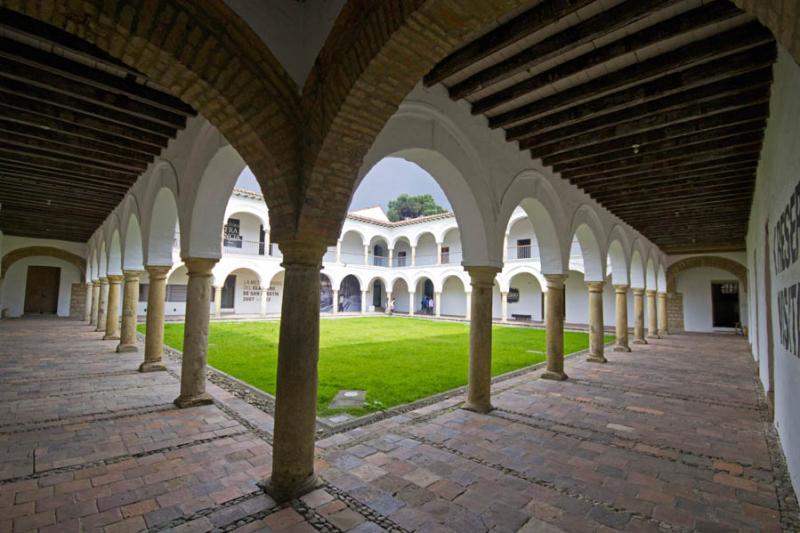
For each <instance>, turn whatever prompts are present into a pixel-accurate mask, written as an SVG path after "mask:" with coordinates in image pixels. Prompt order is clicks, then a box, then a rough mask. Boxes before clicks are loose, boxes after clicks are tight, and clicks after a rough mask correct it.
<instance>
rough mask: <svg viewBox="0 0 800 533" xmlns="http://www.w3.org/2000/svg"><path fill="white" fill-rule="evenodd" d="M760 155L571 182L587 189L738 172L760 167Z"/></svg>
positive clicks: (593, 177) (753, 154) (743, 155)
mask: <svg viewBox="0 0 800 533" xmlns="http://www.w3.org/2000/svg"><path fill="white" fill-rule="evenodd" d="M759 155H760V154H759V153H750V154H741V155H734V156H729V157H725V158H723V159H718V160H713V161H703V162H700V163H690V164H684V165H676V166H668V167H666V168H662V169H658V170H655V169H648V170H645V171H643V172H640V173H638V174H628V175H626V176H625V180H620V179H619V176H617V175H616V174H612V175H610V176H591V177H582V178H579V179H571V180H570V181H571V182H572V183H574V184H575V185H577V186H578V187H586V186H593V185H600V186H605V185H613V184H615V183H623V182H624V181H637V182H638V181H640V180H647V179H657V178H671V177H675V178H678V177H682V176H695V175H703V174H704V173H707V172H713V171H723V170H726V171H727V170H737V169H740V168H744V167H756V166H757V165H758V158H759Z"/></svg>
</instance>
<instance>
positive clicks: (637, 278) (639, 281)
mask: <svg viewBox="0 0 800 533" xmlns="http://www.w3.org/2000/svg"><path fill="white" fill-rule="evenodd" d="M643 258H644V255H643V254H642V251H641V247H640V246H639V242H638V241H637V243H636V244H635V245H634V247H633V252H631V270H630V279H631V288H633V289H644V288H645V272H644V259H643Z"/></svg>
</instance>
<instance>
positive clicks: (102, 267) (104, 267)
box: [97, 237, 108, 278]
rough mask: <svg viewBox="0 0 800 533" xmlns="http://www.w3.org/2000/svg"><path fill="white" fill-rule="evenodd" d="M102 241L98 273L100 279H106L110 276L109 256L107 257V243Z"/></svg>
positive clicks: (101, 239)
mask: <svg viewBox="0 0 800 533" xmlns="http://www.w3.org/2000/svg"><path fill="white" fill-rule="evenodd" d="M98 238H99V239H100V253H99V255H98V256H97V257H98V264H97V273H98V275H99V277H101V278H104V277H106V275H108V256H106V241H105V240H104V239H103V238H102V237H98Z"/></svg>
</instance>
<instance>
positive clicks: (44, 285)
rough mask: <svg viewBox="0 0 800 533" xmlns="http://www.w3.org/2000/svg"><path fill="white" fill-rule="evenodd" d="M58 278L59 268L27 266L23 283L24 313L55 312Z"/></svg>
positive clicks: (56, 309) (59, 274)
mask: <svg viewBox="0 0 800 533" xmlns="http://www.w3.org/2000/svg"><path fill="white" fill-rule="evenodd" d="M60 280H61V269H60V268H58V267H46V266H29V267H28V279H27V281H26V283H25V314H26V315H27V314H39V315H44V314H51V315H54V314H56V313H57V312H58V288H59V282H60Z"/></svg>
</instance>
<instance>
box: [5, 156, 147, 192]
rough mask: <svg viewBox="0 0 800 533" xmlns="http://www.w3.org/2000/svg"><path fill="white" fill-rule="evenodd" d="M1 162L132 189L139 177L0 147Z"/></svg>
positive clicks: (128, 173)
mask: <svg viewBox="0 0 800 533" xmlns="http://www.w3.org/2000/svg"><path fill="white" fill-rule="evenodd" d="M0 161H6V162H15V163H18V164H21V165H25V166H28V165H30V166H32V167H33V168H39V169H45V170H51V171H52V170H57V171H59V172H69V173H71V174H72V175H73V176H76V177H78V178H79V179H80V177H83V176H85V177H87V178H101V179H105V180H109V181H116V182H118V183H127V186H128V187H130V186H131V185H133V182H134V181H136V178H137V177H138V175H137V174H134V173H130V172H119V171H114V170H100V169H96V168H91V169H90V168H88V167H86V166H84V165H79V164H75V163H68V162H66V161H60V160H57V159H55V158H52V157H45V156H33V155H23V154H20V153H19V152H17V151H11V150H7V149H5V148H2V147H0Z"/></svg>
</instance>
